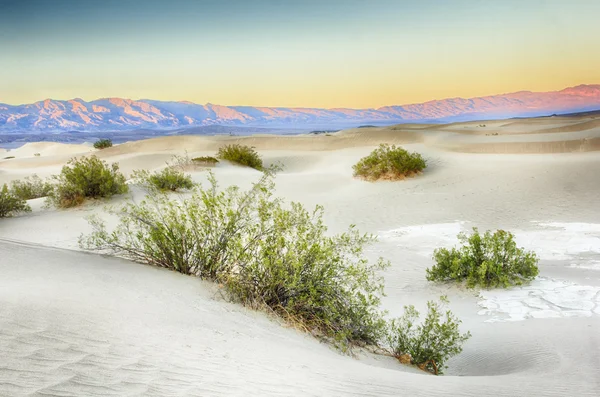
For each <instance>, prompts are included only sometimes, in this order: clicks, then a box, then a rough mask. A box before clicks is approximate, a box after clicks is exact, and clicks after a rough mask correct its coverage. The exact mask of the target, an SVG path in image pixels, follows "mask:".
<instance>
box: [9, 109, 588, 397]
mask: <svg viewBox="0 0 600 397" xmlns="http://www.w3.org/2000/svg"><path fill="white" fill-rule="evenodd" d="M564 119H569V120H566V121H565V120H563V118H561V119H560V120H559V122H560V123H562V124H560V123H559V124H560V125H563V124H566V123H568V122H573V123H574V122H575V121H571V120H570V118H564ZM540 120H542V121H540ZM527 122H528V121H527V120H519V121H514V120H502V121H497V122H494V124H493V125H497V126H498V128H504V129H507V131H508V129H510V128H511V127H510V126H506V125H507V124H511V123H520V124H518V125H516V126H515V128H517V127H518V128H520V129H523V128H525V127H524V126H523V125H522V124H523V123H527ZM582 122H585V120H584V121H582ZM530 124H532V125H531V126H528V127H527V126H526V127H527V128H530V130H531V133H527V134H524V133H515V134H510V133H506V134H503V135H498V136H485V135H481V134H469V133H462V134H459V133H453V132H450V131H445V130H444V128H446V129H448V128H452V129H457V125H456V124H455V125H452V126H446V127H444V126H426V127H423V126H406V127H405V126H399V127H395V128H397V129H396V130H394V129H392V128H376V129H373V130H372V131H371V130H370V129H362V128H361V129H357V130H352V131H344V132H340V133H338V134H334V135H332V136H299V137H283V136H280V137H265V136H260V137H251V138H237V137H235V138H230V137H227V138H224V137H165V138H156V139H151V140H147V141H139V142H130V143H127V144H123V145H118V146H115V147H113V148H110V149H106V150H102V151H98V152H96V153H97V154H98V155H99V156H100V157H102V158H104V159H106V160H107V161H118V162H119V163H120V165H121V168H122V169H123V170H124V171H125V172H126V173H130V172H131V171H132V170H134V169H136V168H146V169H155V168H160V167H163V166H164V164H165V161H168V160H169V158H170V157H171V155H172V154H183V153H184V151H187V152H188V153H189V154H190V155H191V156H196V155H212V154H214V152H215V150H216V149H217V148H218V147H219V145H221V144H223V143H224V142H240V143H244V144H251V145H254V146H255V147H256V148H257V150H259V151H260V152H261V154H262V155H263V156H264V159H265V162H266V163H268V164H269V163H277V162H279V163H283V165H284V171H282V172H281V173H280V174H279V175H278V176H277V179H276V185H277V186H276V189H277V194H278V195H280V196H282V197H284V198H286V199H289V200H295V201H300V202H302V203H304V204H305V205H307V206H310V207H312V206H313V205H316V204H322V205H324V207H325V211H326V216H325V221H326V223H327V224H328V225H329V227H330V231H331V232H340V231H343V230H345V229H346V227H347V226H348V225H349V224H351V223H352V224H356V225H357V226H358V227H359V229H360V230H362V231H365V232H370V233H374V234H377V235H379V236H380V241H379V242H378V243H377V244H375V245H373V246H372V247H370V248H369V252H368V255H369V256H370V257H373V258H375V257H377V256H380V255H382V256H384V257H386V258H388V259H390V260H391V263H392V266H391V268H390V269H389V270H387V271H386V273H385V280H386V292H387V297H386V298H385V299H384V302H383V304H384V307H385V308H386V309H388V310H389V312H390V315H392V316H396V315H399V314H401V313H402V307H403V305H406V304H414V305H415V306H417V308H423V307H424V306H425V303H426V301H427V300H428V299H432V298H436V297H438V296H439V295H442V294H446V295H448V296H449V298H450V300H451V308H452V310H453V311H454V312H455V313H456V314H457V315H458V316H459V317H460V318H461V319H462V321H463V324H462V326H463V329H464V330H470V331H471V333H472V334H473V337H472V339H470V340H469V341H468V342H467V344H466V345H465V350H464V352H463V353H462V354H461V355H459V356H457V357H455V358H454V359H452V360H451V361H450V362H449V366H450V367H449V369H448V370H447V372H446V375H445V376H440V377H433V376H429V375H427V374H424V373H422V372H420V371H417V370H415V369H413V368H410V367H406V366H402V365H400V364H399V363H397V362H395V360H393V359H391V358H389V357H385V356H371V355H366V354H361V356H360V357H359V358H351V357H348V356H344V355H342V354H340V353H338V352H337V351H335V350H332V349H331V348H329V347H327V346H326V345H324V344H321V343H319V342H318V341H316V340H315V339H313V338H311V337H310V336H307V335H305V334H302V333H300V332H298V331H296V330H293V329H289V328H286V327H284V326H282V325H281V324H279V323H278V322H277V321H276V320H275V319H270V318H268V317H267V316H266V315H264V314H262V313H257V312H252V311H248V310H246V309H244V308H242V307H239V306H237V305H233V304H229V303H226V302H224V301H223V300H222V299H221V298H220V297H219V294H218V292H217V291H216V290H215V288H214V286H213V285H209V284H206V283H204V282H202V281H200V280H197V279H194V278H191V277H186V276H183V275H180V274H177V273H173V272H168V271H164V270H160V269H155V268H151V267H148V266H142V265H137V264H133V263H130V262H128V261H125V260H120V259H115V258H106V257H101V256H97V255H91V254H86V253H82V252H77V251H76V250H77V249H78V248H77V238H78V236H79V235H80V234H81V233H86V232H88V231H89V227H88V225H87V222H86V220H85V217H86V216H87V215H89V214H92V213H96V214H100V215H101V216H103V217H104V218H105V219H106V220H107V222H108V224H109V225H113V224H114V222H115V219H114V217H112V216H109V215H107V214H106V213H105V212H104V209H103V205H104V204H111V205H118V204H119V203H122V202H123V201H124V200H125V199H126V197H120V198H114V199H112V200H110V202H107V203H105V202H101V201H100V202H90V203H87V204H85V205H84V206H82V207H80V208H76V209H71V210H54V209H47V208H43V205H42V202H43V200H42V199H38V200H35V201H33V202H32V203H31V204H32V207H33V208H34V211H33V212H32V213H31V214H27V215H23V216H17V217H14V218H7V219H2V220H0V239H2V240H3V241H0V275H1V277H0V396H4V395H6V396H34V395H61V396H81V395H102V396H139V395H149V396H166V395H169V396H207V395H210V396H212V395H215V396H216V395H285V396H288V395H315V396H316V395H318V396H338V395H343V396H346V395H356V396H363V395H372V396H381V395H390V396H392V395H394V396H395V395H405V394H406V395H417V396H420V395H423V396H428V395H441V396H571V395H578V396H597V395H600V377H599V376H598V374H599V373H600V361H599V360H600V350H599V348H598V347H599V346H600V333H599V332H598V330H599V329H600V310H599V309H600V300H599V299H600V270H599V268H598V267H597V266H596V265H597V264H598V263H600V226H598V225H600V201H599V200H598V197H600V178H598V173H599V171H600V155H599V154H598V152H597V151H596V152H595V151H586V150H580V149H577V150H575V149H573V148H572V147H571V146H570V145H571V144H569V143H568V142H571V141H576V140H580V139H585V138H584V137H583V136H582V135H580V134H589V135H587V137H588V138H589V137H593V136H594V134H596V132H595V128H596V127H594V128H592V129H591V130H581V131H573V132H552V133H547V134H544V133H535V131H536V130H537V129H542V128H543V129H549V128H554V127H553V126H552V124H551V123H548V119H533V120H531V121H530ZM490 125H491V124H490ZM501 126H502V127H501ZM467 127H468V128H472V129H475V128H490V127H488V126H487V124H486V127H475V126H470V125H468V126H467ZM468 128H465V129H468ZM494 128H495V127H494ZM379 142H390V143H398V144H402V145H403V146H404V147H406V148H407V149H409V150H416V151H419V152H420V153H422V154H423V155H424V157H425V158H426V159H427V161H428V164H429V167H428V168H427V170H426V171H425V172H424V173H423V175H421V176H419V177H417V178H413V179H408V180H405V181H402V182H398V183H391V182H381V183H368V182H364V181H360V180H356V179H354V178H353V177H352V169H351V167H352V165H353V164H354V163H356V161H357V160H358V159H359V158H360V157H361V156H364V155H365V154H367V153H368V152H369V151H370V150H372V149H373V147H375V146H376V145H377V144H378V143H379ZM565 142H567V143H565ZM549 144H551V145H555V146H552V147H549V146H544V145H549ZM494 145H496V146H494ZM503 145H504V146H503ZM507 145H508V146H507ZM510 145H514V146H513V147H512V148H511V147H509V146H510ZM528 145H530V146H528ZM561 145H562V146H561ZM450 146H451V147H450ZM492 147H495V149H494V150H496V151H497V152H498V153H503V154H493V153H488V152H493V151H494V150H491V149H490V148H492ZM557 147H558V148H560V149H561V150H555V149H556V148H557ZM471 149H473V150H471ZM475 149H476V150H475ZM509 149H510V150H509ZM534 149H535V150H534ZM538 149H539V150H538ZM571 149H573V150H571ZM536 150H537V151H536ZM470 151H473V152H474V153H469V152H470ZM503 151H504V152H503ZM506 152H511V153H512V152H514V153H513V154H509V153H506ZM528 152H529V153H528ZM559 152H560V153H559ZM54 153H55V154H54V155H52V156H51V155H50V154H48V156H43V155H42V156H40V157H31V158H15V159H12V160H5V161H0V183H3V182H8V181H10V180H12V179H15V178H21V177H23V176H25V175H28V174H31V173H33V172H37V173H38V174H40V175H48V174H50V173H52V172H57V170H59V169H60V167H61V166H62V165H63V164H64V162H65V161H66V160H67V159H68V157H69V156H70V155H71V153H62V152H60V150H57V151H56V152H54ZM81 153H82V154H83V153H84V152H83V151H82V152H81ZM534 153H535V154H534ZM214 172H215V175H216V176H217V179H218V180H219V182H220V183H221V184H222V185H224V186H226V185H230V184H237V185H240V186H242V187H246V186H249V184H250V183H251V182H252V181H253V180H256V179H257V178H258V177H259V175H260V174H259V173H258V172H256V171H254V170H249V169H244V168H240V167H236V166H232V165H229V164H227V163H220V164H219V165H218V166H217V167H215V168H214ZM192 176H193V178H194V179H195V180H197V181H203V180H205V178H206V171H203V170H201V169H196V170H193V171H192ZM131 194H132V195H133V196H134V197H135V198H136V199H139V198H141V197H142V196H143V193H142V192H141V191H140V190H139V189H135V188H134V189H133V191H132V193H131ZM473 226H476V227H479V228H480V229H497V228H504V229H507V230H512V231H514V232H515V235H516V238H517V240H518V242H519V244H522V245H525V246H527V247H528V248H530V249H532V250H534V251H536V253H537V254H538V255H539V256H540V258H541V262H540V271H541V276H542V277H541V278H539V279H538V280H535V281H534V282H533V283H531V285H528V286H524V287H522V288H515V289H511V290H508V291H495V290H494V291H477V290H475V291H469V290H463V289H461V288H457V287H452V286H448V285H437V284H431V283H428V282H427V281H426V280H425V269H426V268H427V267H429V266H431V264H432V262H431V253H432V251H433V249H435V248H436V247H440V246H452V245H453V244H455V243H456V234H457V233H458V232H459V231H468V230H470V228H471V227H473ZM52 247H54V248H52ZM65 249H68V250H65Z"/></svg>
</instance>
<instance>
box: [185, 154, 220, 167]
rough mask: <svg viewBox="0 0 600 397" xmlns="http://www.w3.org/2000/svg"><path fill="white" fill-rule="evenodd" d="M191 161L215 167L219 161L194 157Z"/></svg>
mask: <svg viewBox="0 0 600 397" xmlns="http://www.w3.org/2000/svg"><path fill="white" fill-rule="evenodd" d="M192 161H193V162H194V163H196V164H200V165H206V166H215V165H217V163H218V162H219V160H217V159H216V158H214V157H211V156H202V157H194V158H193V159H192Z"/></svg>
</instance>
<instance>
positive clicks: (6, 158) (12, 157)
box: [4, 156, 15, 160]
mask: <svg viewBox="0 0 600 397" xmlns="http://www.w3.org/2000/svg"><path fill="white" fill-rule="evenodd" d="M14 158H15V156H6V157H5V158H4V160H10V159H14Z"/></svg>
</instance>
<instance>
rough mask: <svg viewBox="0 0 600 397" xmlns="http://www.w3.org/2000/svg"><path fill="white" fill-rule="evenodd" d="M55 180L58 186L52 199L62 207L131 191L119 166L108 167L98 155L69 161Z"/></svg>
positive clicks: (52, 201) (51, 196)
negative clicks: (88, 199)
mask: <svg viewBox="0 0 600 397" xmlns="http://www.w3.org/2000/svg"><path fill="white" fill-rule="evenodd" d="M53 178H54V180H55V181H56V184H55V187H54V190H53V192H52V194H51V195H50V196H49V200H50V202H51V203H53V204H55V205H56V206H57V207H62V208H68V207H74V206H76V205H79V204H81V203H82V202H83V201H84V200H85V199H86V198H106V197H111V196H113V195H115V194H122V193H126V192H127V191H128V186H127V184H126V183H125V177H124V176H123V174H121V173H120V172H119V165H118V164H117V163H114V164H111V165H110V166H109V165H108V164H107V163H106V162H104V161H102V160H100V159H99V158H98V157H96V156H90V157H82V158H80V159H75V158H73V159H71V160H69V162H68V163H67V165H66V166H64V167H63V168H62V171H61V173H60V175H55V176H54V177H53Z"/></svg>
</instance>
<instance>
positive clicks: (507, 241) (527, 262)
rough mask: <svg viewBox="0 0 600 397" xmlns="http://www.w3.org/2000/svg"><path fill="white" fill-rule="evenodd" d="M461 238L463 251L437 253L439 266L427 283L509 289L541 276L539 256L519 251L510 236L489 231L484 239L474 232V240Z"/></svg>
mask: <svg viewBox="0 0 600 397" xmlns="http://www.w3.org/2000/svg"><path fill="white" fill-rule="evenodd" d="M458 238H459V240H460V242H461V243H462V246H461V247H460V248H458V249H457V248H452V249H450V250H449V249H446V248H438V249H436V250H435V251H434V254H433V259H434V261H435V262H436V264H435V265H434V266H433V267H431V269H427V280H429V281H464V280H466V282H467V286H468V287H475V286H477V285H479V286H481V287H484V288H490V287H508V286H510V285H520V284H522V283H523V282H526V281H530V280H533V279H534V278H535V277H536V276H537V275H538V273H539V270H538V267H537V264H538V258H537V256H536V254H535V253H534V252H531V251H529V252H526V251H524V250H523V248H518V247H517V244H516V243H515V241H514V236H513V235H512V233H510V232H506V231H504V230H497V231H496V232H495V233H493V234H492V232H490V231H486V232H485V234H483V236H482V235H481V234H479V231H478V230H477V228H473V233H472V234H471V235H470V236H467V235H466V234H464V233H461V234H459V235H458Z"/></svg>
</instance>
